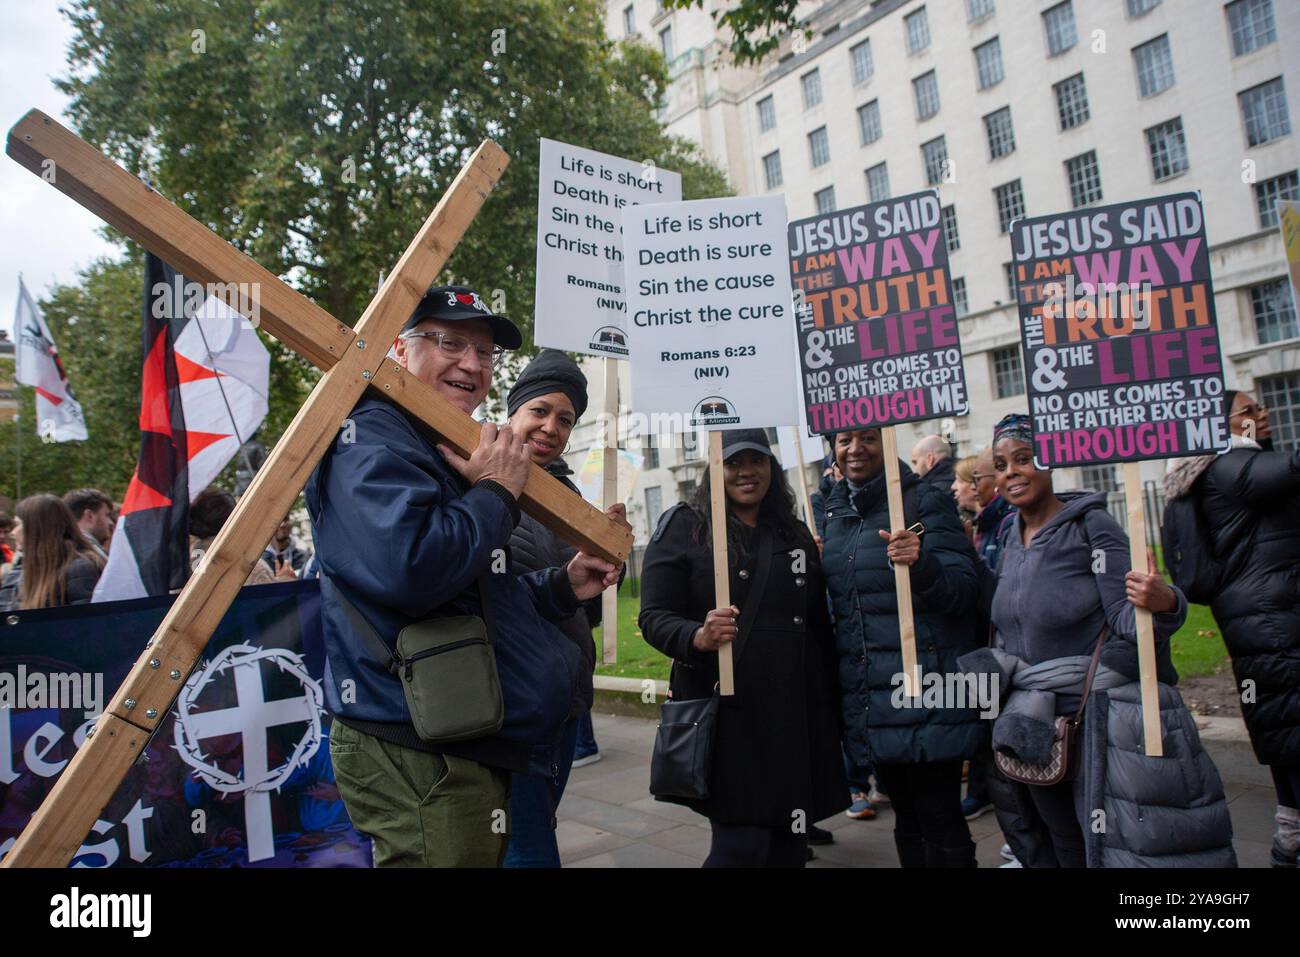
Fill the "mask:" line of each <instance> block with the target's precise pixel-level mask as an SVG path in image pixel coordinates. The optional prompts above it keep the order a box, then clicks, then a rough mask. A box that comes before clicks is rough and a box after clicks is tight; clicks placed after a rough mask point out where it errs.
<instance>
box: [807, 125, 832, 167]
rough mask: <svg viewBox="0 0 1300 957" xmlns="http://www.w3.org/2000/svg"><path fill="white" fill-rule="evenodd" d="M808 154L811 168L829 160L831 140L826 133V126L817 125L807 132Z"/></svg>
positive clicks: (822, 164)
mask: <svg viewBox="0 0 1300 957" xmlns="http://www.w3.org/2000/svg"><path fill="white" fill-rule="evenodd" d="M808 156H809V161H810V162H811V163H812V167H813V169H816V168H817V167H818V166H824V165H825V164H826V163H829V162H830V159H831V141H830V137H828V136H827V135H826V127H824V126H819V127H817V129H815V130H813V131H812V132H811V133H809V134H808Z"/></svg>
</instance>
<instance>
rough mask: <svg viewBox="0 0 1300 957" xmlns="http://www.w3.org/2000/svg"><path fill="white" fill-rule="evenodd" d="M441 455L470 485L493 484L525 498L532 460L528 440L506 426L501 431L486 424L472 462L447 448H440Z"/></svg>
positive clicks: (488, 423) (480, 434)
mask: <svg viewBox="0 0 1300 957" xmlns="http://www.w3.org/2000/svg"><path fill="white" fill-rule="evenodd" d="M438 451H439V452H441V453H442V457H443V458H444V459H446V460H447V464H448V465H450V466H451V467H452V468H453V469H455V470H456V471H457V472H458V473H460V477H461V478H463V479H464V480H465V481H466V482H468V483H469V484H470V485H474V484H476V483H478V482H488V481H491V482H496V483H497V484H498V485H500V486H501V487H502V488H504V489H505V490H506V491H507V492H509V493H510V494H511V495H513V496H514V497H515V498H518V497H519V496H520V495H522V494H523V491H524V485H526V484H527V482H528V465H529V463H530V462H532V458H531V457H530V456H529V454H528V445H527V443H526V442H525V441H524V436H522V435H516V434H515V433H514V431H513V430H512V429H511V428H510V426H508V425H503V426H502V427H501V428H500V429H498V428H497V427H496V426H495V425H493V424H492V423H491V422H484V423H483V427H482V431H480V432H479V440H478V447H477V448H476V449H474V451H473V453H472V454H471V455H470V457H469V458H465V457H464V456H461V455H457V454H456V452H455V451H454V450H452V449H449V448H448V447H447V446H445V445H439V446H438Z"/></svg>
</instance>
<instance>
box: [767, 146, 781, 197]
mask: <svg viewBox="0 0 1300 957" xmlns="http://www.w3.org/2000/svg"><path fill="white" fill-rule="evenodd" d="M763 176H764V177H765V178H766V180H767V188H768V189H776V188H777V187H778V186H780V185H781V182H782V181H781V151H780V150H773V151H772V152H771V153H768V154H767V155H766V156H764V157H763Z"/></svg>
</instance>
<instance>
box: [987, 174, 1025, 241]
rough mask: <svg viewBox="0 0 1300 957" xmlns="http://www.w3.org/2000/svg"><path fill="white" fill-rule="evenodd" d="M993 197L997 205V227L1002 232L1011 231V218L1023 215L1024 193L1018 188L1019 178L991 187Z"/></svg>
mask: <svg viewBox="0 0 1300 957" xmlns="http://www.w3.org/2000/svg"><path fill="white" fill-rule="evenodd" d="M993 199H994V200H995V201H996V202H997V206H998V228H999V229H1001V230H1002V232H1004V233H1009V232H1011V222H1012V220H1015V219H1019V218H1020V217H1022V216H1024V215H1025V195H1024V193H1023V192H1022V191H1021V189H1020V180H1018V179H1013V180H1012V181H1011V182H1009V183H1003V184H1002V185H1001V186H995V187H994V188H993Z"/></svg>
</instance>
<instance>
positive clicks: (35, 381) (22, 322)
mask: <svg viewBox="0 0 1300 957" xmlns="http://www.w3.org/2000/svg"><path fill="white" fill-rule="evenodd" d="M14 338H15V339H16V340H17V344H16V347H15V349H14V357H15V359H16V364H17V368H16V369H15V378H16V379H17V380H18V381H19V382H21V383H22V384H23V385H29V386H31V387H32V388H34V389H35V390H36V434H37V435H39V436H41V437H43V438H44V439H46V440H47V441H52V442H67V441H70V440H73V439H85V438H86V437H87V436H86V419H85V417H84V416H83V415H82V413H81V405H80V404H79V403H78V402H77V400H76V399H74V398H73V396H72V390H71V389H70V388H69V387H68V377H67V375H66V374H65V373H64V371H63V363H62V362H60V361H59V350H58V349H57V348H55V346H54V337H53V336H52V335H50V328H49V326H47V325H46V324H45V317H44V316H42V315H41V310H40V309H38V308H37V306H36V302H35V300H33V299H32V296H31V293H29V292H28V291H27V287H26V286H24V285H23V281H22V279H21V278H19V280H18V308H17V309H16V310H15V311H14Z"/></svg>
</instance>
